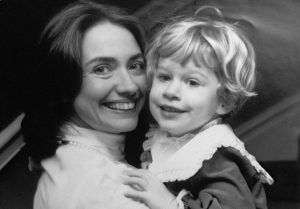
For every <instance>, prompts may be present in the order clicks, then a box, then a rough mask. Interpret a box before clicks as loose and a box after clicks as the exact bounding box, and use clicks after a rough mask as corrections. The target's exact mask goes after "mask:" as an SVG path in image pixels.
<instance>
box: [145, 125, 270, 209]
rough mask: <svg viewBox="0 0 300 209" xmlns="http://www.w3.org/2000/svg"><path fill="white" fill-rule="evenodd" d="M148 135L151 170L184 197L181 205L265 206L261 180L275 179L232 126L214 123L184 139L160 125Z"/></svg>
mask: <svg viewBox="0 0 300 209" xmlns="http://www.w3.org/2000/svg"><path fill="white" fill-rule="evenodd" d="M148 136H149V139H148V140H147V141H146V142H145V143H144V149H145V150H149V149H150V150H151V155H152V163H150V164H149V170H150V171H151V172H153V173H154V174H156V175H157V176H158V178H159V179H160V180H161V181H162V182H164V183H165V184H166V186H167V187H168V189H169V190H170V191H171V192H173V193H174V194H175V195H176V196H178V195H179V196H178V197H179V198H178V199H181V197H182V196H183V198H182V200H183V204H182V202H181V200H179V203H180V202H181V203H180V204H181V205H182V206H181V207H182V208H191V209H194V208H195V209H196V208H197V209H198V208H201V209H258V208H259V209H266V208H267V203H266V196H265V191H264V188H263V183H268V184H272V183H273V179H272V178H271V177H270V176H269V174H268V173H267V172H266V171H265V170H264V169H263V168H262V167H261V166H260V165H259V164H258V162H257V161H256V160H255V158H254V157H253V156H252V155H250V154H249V153H248V152H247V151H246V149H245V147H244V144H243V142H241V141H240V140H239V139H238V138H237V137H236V136H235V135H234V133H233V131H232V129H231V128H230V127H229V126H228V125H224V124H217V125H212V126H210V127H209V128H206V129H205V130H203V131H201V132H200V133H198V134H196V135H191V134H188V135H185V136H184V137H180V138H174V137H167V136H166V133H164V132H162V131H160V130H158V129H157V130H151V131H150V132H149V134H148ZM187 192H188V193H189V194H187ZM186 194H187V195H186Z"/></svg>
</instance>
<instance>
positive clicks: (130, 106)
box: [103, 101, 136, 112]
mask: <svg viewBox="0 0 300 209" xmlns="http://www.w3.org/2000/svg"><path fill="white" fill-rule="evenodd" d="M103 105H104V106H105V107H107V108H109V109H111V110H117V111H121V112H122V111H125V112H128V111H135V109H136V108H135V107H136V102H133V101H132V102H107V103H103Z"/></svg>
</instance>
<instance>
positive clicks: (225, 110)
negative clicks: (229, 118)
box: [216, 103, 232, 115]
mask: <svg viewBox="0 0 300 209" xmlns="http://www.w3.org/2000/svg"><path fill="white" fill-rule="evenodd" d="M231 109H232V108H231V107H230V106H229V105H226V104H223V103H222V104H220V105H219V107H218V109H217V111H216V113H217V114H218V115H225V114H227V113H229V112H230V111H231Z"/></svg>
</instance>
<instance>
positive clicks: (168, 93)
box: [163, 80, 181, 100]
mask: <svg viewBox="0 0 300 209" xmlns="http://www.w3.org/2000/svg"><path fill="white" fill-rule="evenodd" d="M163 96H164V97H165V98H166V99H169V100H180V98H181V85H180V82H179V81H176V80H173V81H171V82H170V83H169V85H168V86H167V87H166V89H165V91H164V93H163Z"/></svg>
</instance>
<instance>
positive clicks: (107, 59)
mask: <svg viewBox="0 0 300 209" xmlns="http://www.w3.org/2000/svg"><path fill="white" fill-rule="evenodd" d="M94 62H106V63H116V62H117V61H116V59H115V58H113V57H95V58H93V59H91V60H89V61H88V62H87V63H86V64H85V65H86V66H88V65H90V64H92V63H94Z"/></svg>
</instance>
